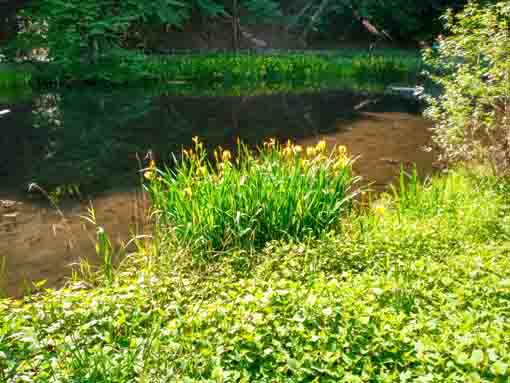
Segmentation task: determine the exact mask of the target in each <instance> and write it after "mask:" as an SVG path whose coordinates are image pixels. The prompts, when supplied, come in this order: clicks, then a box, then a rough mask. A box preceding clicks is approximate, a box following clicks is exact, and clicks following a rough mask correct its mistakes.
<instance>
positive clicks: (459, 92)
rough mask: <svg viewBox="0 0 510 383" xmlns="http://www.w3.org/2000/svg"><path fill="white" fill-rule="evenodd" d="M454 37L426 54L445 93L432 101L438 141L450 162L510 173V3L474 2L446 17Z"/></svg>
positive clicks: (432, 112)
mask: <svg viewBox="0 0 510 383" xmlns="http://www.w3.org/2000/svg"><path fill="white" fill-rule="evenodd" d="M447 16H448V17H447V19H448V26H449V29H450V35H449V36H448V37H446V38H444V39H440V40H439V41H438V44H437V49H436V50H429V51H428V52H426V53H427V54H426V59H427V60H428V63H429V64H431V65H433V66H434V67H435V68H436V73H435V74H434V75H433V79H434V80H435V81H436V82H437V84H439V85H440V86H441V87H442V89H443V93H442V95H441V96H440V97H439V98H438V99H432V100H431V106H430V108H429V109H428V114H429V116H431V117H432V118H433V119H435V120H436V122H437V126H436V129H435V138H436V142H437V144H438V145H439V147H440V148H442V149H443V150H444V152H445V155H446V157H447V158H448V159H451V160H466V159H467V160H472V159H475V160H480V159H481V160H489V161H490V163H491V164H493V167H494V168H495V169H496V170H498V171H499V172H501V173H503V174H508V172H509V170H510V60H508V56H509V54H510V3H508V2H507V1H498V2H496V3H495V4H492V5H490V6H483V7H482V6H480V5H478V4H477V3H474V2H473V3H470V4H469V6H468V7H466V9H465V10H464V12H462V13H461V14H459V15H458V16H456V17H455V16H453V15H452V14H448V15H447Z"/></svg>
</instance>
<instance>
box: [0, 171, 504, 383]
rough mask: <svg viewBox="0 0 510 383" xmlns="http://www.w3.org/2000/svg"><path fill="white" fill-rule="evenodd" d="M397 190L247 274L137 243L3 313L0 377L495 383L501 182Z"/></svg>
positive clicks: (498, 371)
mask: <svg viewBox="0 0 510 383" xmlns="http://www.w3.org/2000/svg"><path fill="white" fill-rule="evenodd" d="M409 187H410V189H414V190H415V191H408V190H410V189H409ZM398 189H400V188H397V190H398ZM405 190H406V191H403V190H398V192H397V194H396V196H392V195H389V196H387V197H384V198H383V199H381V200H378V201H377V202H374V203H372V204H371V206H368V207H364V208H361V207H360V209H359V210H358V211H356V212H353V213H352V214H351V215H349V216H348V217H346V218H345V220H344V224H343V229H342V231H341V233H339V234H333V233H331V234H330V235H328V236H327V237H322V238H320V239H314V240H309V241H305V242H294V243H284V242H273V243H271V244H269V245H268V246H267V247H266V248H265V249H264V250H263V251H261V252H259V253H257V254H253V255H252V256H251V257H252V261H251V263H250V266H249V268H247V269H246V268H243V269H239V268H237V265H236V264H235V262H232V260H233V257H225V258H223V259H222V260H221V261H220V262H215V263H212V264H211V267H210V268H208V269H203V268H197V267H196V266H195V265H194V264H193V263H192V262H190V261H189V253H188V252H187V250H182V249H179V247H176V244H175V242H173V241H168V242H164V241H163V242H157V243H155V242H154V241H147V242H146V243H143V244H142V243H141V244H140V249H139V251H138V252H137V254H136V255H133V256H131V257H128V258H126V259H125V260H124V263H123V265H122V266H121V267H119V268H118V269H117V270H116V271H115V272H114V274H113V279H112V280H110V281H109V282H108V283H106V284H105V283H102V282H98V280H96V281H95V282H94V281H81V282H80V283H75V284H70V285H69V287H68V288H66V289H63V290H59V291H53V290H49V291H47V292H44V293H42V295H40V296H32V297H29V298H26V300H25V301H24V302H15V301H8V300H4V301H3V302H1V303H0V364H1V366H2V367H3V368H0V374H3V375H0V378H2V377H3V379H4V380H6V381H7V382H9V383H10V382H17V381H35V382H47V381H52V380H53V381H62V382H131V381H133V382H134V381H138V382H168V381H175V382H438V383H439V382H441V383H443V382H452V383H453V382H455V383H457V382H458V383H461V382H462V383H464V382H487V383H488V382H501V383H503V382H508V379H509V378H510V371H509V365H510V352H509V349H508V342H509V335H508V334H510V315H509V313H510V276H509V274H508V270H509V269H510V257H509V253H510V241H509V238H510V237H509V235H510V218H509V215H508V202H509V196H510V194H509V193H508V188H507V187H506V184H505V182H504V181H503V180H498V179H493V178H491V177H487V176H482V175H479V174H470V173H468V172H465V171H454V172H451V173H449V174H447V175H444V176H441V177H437V178H434V179H433V180H431V181H430V182H429V183H427V184H426V185H419V184H417V183H416V182H415V181H411V185H409V183H407V184H406V189H405ZM404 200H405V202H403V201H404ZM239 256H247V254H246V253H245V252H242V251H240V252H239ZM94 283H95V285H94Z"/></svg>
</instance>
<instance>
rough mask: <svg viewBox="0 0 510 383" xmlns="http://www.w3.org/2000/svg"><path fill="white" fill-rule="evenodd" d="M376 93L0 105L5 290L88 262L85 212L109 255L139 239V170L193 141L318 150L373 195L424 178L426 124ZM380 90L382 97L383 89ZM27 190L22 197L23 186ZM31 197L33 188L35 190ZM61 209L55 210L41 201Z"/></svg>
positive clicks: (42, 95) (57, 276)
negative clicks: (333, 156)
mask: <svg viewBox="0 0 510 383" xmlns="http://www.w3.org/2000/svg"><path fill="white" fill-rule="evenodd" d="M378 89H379V88H377V87H375V88H374V89H370V90H366V91H364V90H363V89H359V88H358V89H356V90H354V89H353V88H322V87H319V88H315V89H314V88H312V87H309V88H303V89H298V90H296V89H292V87H290V90H289V89H276V90H275V89H263V90H262V91H257V92H254V91H253V90H252V91H249V92H243V91H242V90H238V91H235V92H234V91H225V90H223V91H218V90H216V91H211V90H210V89H208V90H207V89H206V90H202V91H193V89H192V90H190V91H187V92H176V91H175V90H173V89H110V90H99V89H92V88H91V89H87V88H85V89H79V90H76V89H67V90H58V91H54V90H52V91H44V92H39V93H36V94H28V95H27V94H24V95H22V96H21V97H10V98H5V99H2V98H1V97H0V110H9V113H4V114H2V115H1V116H0V126H1V128H2V135H1V136H0V147H1V148H2V150H1V151H0V200H1V202H0V257H2V256H3V257H5V259H6V276H4V280H6V283H5V286H4V290H6V292H7V294H9V295H13V296H17V295H20V294H22V293H23V292H24V291H26V289H27V286H30V282H31V281H38V280H47V286H59V285H62V283H63V282H64V281H65V279H66V278H68V277H69V276H70V274H71V268H70V266H69V265H70V264H73V263H76V262H78V261H79V259H80V258H89V259H92V260H93V259H94V229H93V228H91V227H88V228H87V227H84V222H85V221H84V220H83V219H82V218H80V216H83V215H84V214H86V213H87V208H88V207H90V205H91V204H92V205H93V207H94V209H95V211H96V213H97V218H98V222H99V224H101V225H102V226H103V227H104V228H105V230H106V231H107V232H108V233H109V234H110V235H111V237H112V240H113V241H114V242H115V243H116V244H117V245H119V244H121V243H123V242H124V243H125V242H126V241H127V240H128V239H129V238H130V236H131V235H132V234H134V233H143V232H144V231H146V230H147V227H148V226H147V220H146V218H145V215H146V214H145V213H146V211H147V207H148V203H147V201H146V200H145V198H144V196H143V195H142V193H141V189H140V186H139V185H140V172H139V171H138V169H140V168H141V167H143V166H145V164H146V163H147V159H146V158H147V153H151V155H152V156H154V157H155V158H156V159H157V160H158V162H160V163H161V162H164V161H166V160H168V159H170V158H171V155H172V153H176V154H178V153H180V151H181V148H182V147H183V146H184V147H186V146H190V145H191V142H192V141H191V139H192V137H193V136H199V137H200V138H201V139H202V140H203V141H205V142H206V144H207V145H209V146H211V147H214V146H218V145H222V146H223V147H225V148H229V147H233V146H234V145H235V142H236V139H237V137H240V138H241V139H242V140H243V141H244V142H246V143H247V144H249V145H253V146H256V145H259V144H261V143H262V142H263V141H264V140H266V139H268V138H272V137H275V138H278V139H280V140H282V141H286V140H287V139H292V140H294V141H297V142H299V143H302V144H303V145H307V144H312V143H315V142H317V141H318V140H319V139H325V140H326V141H327V142H328V144H329V145H333V144H342V145H345V146H347V148H348V150H349V152H350V153H351V154H352V155H354V156H357V157H358V159H357V161H356V165H355V169H356V171H357V173H358V174H359V175H361V176H363V178H364V179H365V180H366V181H367V182H371V183H372V186H373V187H374V188H376V189H381V188H384V187H385V186H387V185H388V184H390V183H391V182H392V181H393V180H394V179H395V177H396V176H397V175H398V173H399V169H400V166H401V164H404V166H406V167H409V166H411V165H412V164H416V166H417V168H418V171H419V173H420V174H421V175H427V174H430V173H431V172H432V171H433V161H434V155H433V153H432V152H430V151H426V150H424V148H425V147H426V146H428V145H429V144H430V132H429V128H430V122H429V121H427V120H425V119H423V118H422V117H420V111H421V108H422V106H421V105H420V103H419V102H417V101H416V100H414V99H412V98H408V97H403V96H400V95H392V94H388V93H387V92H384V91H381V90H378ZM382 89H384V87H383V88H382ZM31 183H36V184H37V185H38V187H32V191H31V192H30V193H29V192H28V191H27V190H28V185H30V184H31ZM39 187H40V188H39ZM45 193H49V194H50V195H51V197H52V198H53V199H54V200H55V202H57V201H58V205H59V206H58V207H59V209H56V207H55V206H53V205H52V204H51V203H50V202H49V201H48V198H46V197H45V196H44V194H45Z"/></svg>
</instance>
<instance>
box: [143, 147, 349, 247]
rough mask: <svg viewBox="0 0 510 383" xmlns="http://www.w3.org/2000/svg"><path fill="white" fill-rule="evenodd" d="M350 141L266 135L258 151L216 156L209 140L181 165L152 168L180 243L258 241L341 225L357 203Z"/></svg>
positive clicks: (157, 204)
mask: <svg viewBox="0 0 510 383" xmlns="http://www.w3.org/2000/svg"><path fill="white" fill-rule="evenodd" d="M346 155H347V154H346V151H345V147H338V148H336V149H335V150H334V151H333V153H332V154H331V155H327V154H326V143H325V142H324V141H321V142H319V144H317V146H316V147H309V148H302V147H301V146H299V145H293V144H291V143H290V142H289V143H288V144H287V145H286V146H281V145H280V144H279V143H277V142H275V141H274V140H272V141H270V142H267V143H266V144H265V145H264V147H263V148H261V149H260V150H259V152H258V153H257V155H256V156H255V155H254V154H253V153H252V152H250V150H249V149H248V148H247V147H246V146H244V145H242V144H240V145H239V146H238V153H237V158H236V159H235V160H233V159H232V154H231V153H230V152H229V151H227V150H222V149H221V148H220V149H218V150H215V152H214V157H215V163H211V162H209V161H208V159H207V156H208V153H207V151H206V150H205V149H204V148H203V144H202V143H201V142H199V141H198V139H195V148H194V150H193V149H190V150H188V151H186V150H185V151H184V152H183V157H182V159H181V160H180V161H179V162H178V163H177V166H176V169H175V170H166V171H163V172H159V171H156V170H155V169H149V170H147V172H146V176H147V177H148V178H150V179H151V180H152V181H151V183H150V185H149V191H150V196H151V198H152V202H153V205H154V209H155V210H156V211H157V213H158V216H159V218H160V219H161V220H162V222H163V223H165V224H167V225H168V228H169V229H170V230H171V231H172V233H173V234H175V236H176V237H177V240H178V241H179V243H181V244H189V245H190V246H191V247H192V248H194V249H201V250H204V251H224V250H229V249H232V248H244V249H251V248H255V249H257V248H258V249H259V248H261V247H263V246H264V245H265V244H266V243H267V242H269V241H271V240H274V239H281V238H285V239H291V238H294V239H300V238H301V239H302V238H305V237H308V236H310V235H315V236H317V235H320V234H322V233H324V232H325V231H327V230H329V229H331V228H334V227H335V225H336V224H337V223H338V221H339V219H341V217H342V216H345V214H346V213H348V212H349V210H350V208H351V206H352V203H351V200H352V197H353V195H352V191H350V188H351V187H352V185H353V183H354V182H355V180H356V178H355V177H353V175H352V170H351V163H350V161H349V160H348V158H347V157H346Z"/></svg>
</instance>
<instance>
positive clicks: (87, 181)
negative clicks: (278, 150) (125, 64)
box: [0, 89, 419, 192]
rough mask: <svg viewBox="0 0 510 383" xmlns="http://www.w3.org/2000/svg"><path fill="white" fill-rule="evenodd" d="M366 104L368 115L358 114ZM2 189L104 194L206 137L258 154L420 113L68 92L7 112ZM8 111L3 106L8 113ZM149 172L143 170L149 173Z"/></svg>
mask: <svg viewBox="0 0 510 383" xmlns="http://www.w3.org/2000/svg"><path fill="white" fill-rule="evenodd" d="M360 105H361V106H360ZM3 106H4V107H8V108H10V109H11V113H9V114H8V115H6V116H4V117H3V118H1V120H0V123H1V125H2V135H1V138H0V144H1V147H2V150H1V151H0V185H2V188H7V187H9V188H16V189H17V190H26V188H27V185H28V184H29V183H31V182H36V183H38V184H39V185H41V186H42V187H44V188H46V189H48V190H52V189H54V188H55V187H58V186H63V185H75V186H78V187H79V189H80V190H82V191H84V192H97V191H102V190H106V189H109V188H111V187H114V186H119V185H133V184H136V183H137V182H138V173H137V169H139V168H140V163H139V160H138V159H140V158H141V159H143V158H144V156H145V155H146V153H148V152H149V151H151V152H152V153H153V154H154V155H155V157H156V158H158V160H159V161H161V162H165V161H169V160H170V158H171V155H172V154H176V155H177V156H178V155H179V153H180V152H181V149H182V147H187V146H190V145H191V138H192V137H193V136H199V137H201V139H202V140H203V141H205V143H206V144H207V145H209V146H212V147H216V146H218V145H221V146H223V147H226V148H229V147H230V148H232V147H234V146H235V142H236V139H237V137H241V138H242V139H243V140H244V141H245V142H246V143H247V144H249V145H251V146H256V145H260V144H261V143H262V142H263V141H264V140H266V139H268V138H270V137H275V138H278V139H280V140H282V141H286V140H287V139H294V140H300V139H305V138H307V137H316V136H320V135H325V134H328V133H331V132H333V131H334V130H335V129H337V128H336V125H335V122H336V121H338V120H343V121H346V120H355V119H356V118H359V116H360V113H361V112H362V111H364V110H366V109H367V108H370V109H371V110H373V111H376V109H381V110H384V111H390V110H396V111H405V112H409V111H411V110H412V111H417V110H418V108H419V105H418V104H417V103H416V102H414V101H409V100H404V99H401V98H399V97H398V96H384V97H382V96H381V95H370V94H368V93H363V92H354V91H347V90H329V91H324V92H320V93H305V94H297V95H296V94H294V95H292V94H276V95H268V96H238V97H234V96H231V97H230V96H229V97H193V96H175V95H164V94H158V93H156V94H154V92H152V91H150V90H144V89H131V90H127V89H117V90H98V89H80V90H62V91H59V92H51V93H44V94H40V95H38V96H37V97H35V98H34V99H33V100H32V101H26V102H23V103H20V104H15V105H3ZM1 107H2V105H0V108H1ZM141 165H142V166H143V165H144V164H143V163H142V164H141Z"/></svg>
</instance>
